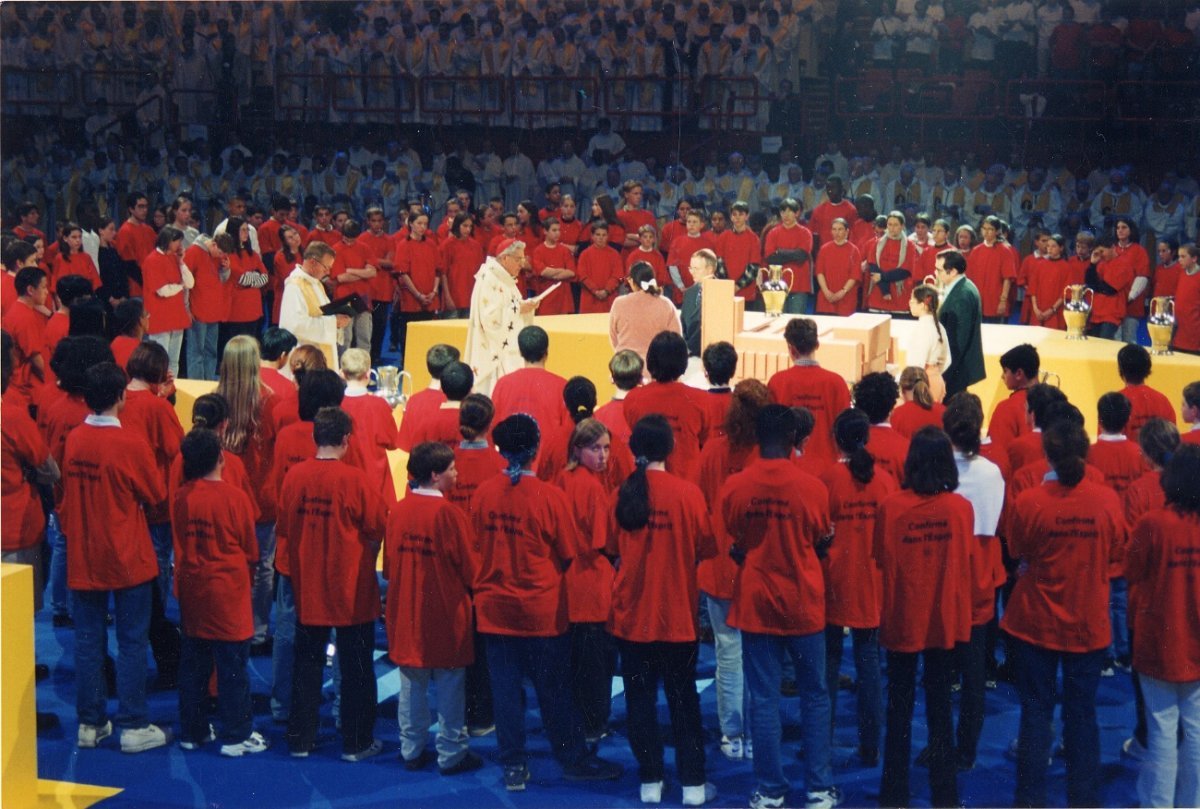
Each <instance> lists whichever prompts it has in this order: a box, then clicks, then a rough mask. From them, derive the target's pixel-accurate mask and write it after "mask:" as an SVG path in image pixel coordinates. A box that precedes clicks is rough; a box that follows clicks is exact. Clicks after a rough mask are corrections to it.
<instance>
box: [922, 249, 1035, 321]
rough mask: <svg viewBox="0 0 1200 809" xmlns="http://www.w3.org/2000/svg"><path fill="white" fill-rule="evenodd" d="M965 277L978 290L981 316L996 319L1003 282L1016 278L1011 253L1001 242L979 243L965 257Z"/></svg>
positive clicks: (1015, 265)
mask: <svg viewBox="0 0 1200 809" xmlns="http://www.w3.org/2000/svg"><path fill="white" fill-rule="evenodd" d="M967 277H968V278H970V279H971V281H972V282H973V283H974V284H975V286H976V287H978V288H979V300H980V303H981V304H982V305H983V316H984V317H996V314H997V310H998V309H999V306H1000V291H1001V289H1002V288H1003V287H1004V282H1005V281H1006V280H1008V281H1015V280H1016V278H1017V264H1016V261H1015V260H1014V259H1013V252H1012V251H1011V250H1009V249H1008V245H1006V244H1004V243H1002V242H993V243H992V244H991V245H990V246H989V245H988V244H987V243H986V242H980V243H979V244H977V245H975V248H974V249H973V250H972V251H971V253H970V255H968V256H967ZM906 303H907V301H906Z"/></svg>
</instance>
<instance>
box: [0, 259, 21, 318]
mask: <svg viewBox="0 0 1200 809" xmlns="http://www.w3.org/2000/svg"><path fill="white" fill-rule="evenodd" d="M13 279H14V276H13V275H12V273H10V272H9V271H8V270H0V315H6V314H8V310H9V307H11V306H12V305H13V304H14V303H16V302H17V285H16V282H15V281H14V280H13Z"/></svg>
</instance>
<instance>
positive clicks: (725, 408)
mask: <svg viewBox="0 0 1200 809" xmlns="http://www.w3.org/2000/svg"><path fill="white" fill-rule="evenodd" d="M700 362H701V364H702V365H703V366H704V378H705V379H707V380H708V390H707V391H705V392H704V393H703V394H701V395H700V396H698V397H697V401H698V402H699V403H700V405H701V407H703V408H704V413H705V415H704V422H705V424H707V425H708V438H714V437H716V436H719V435H725V417H726V416H727V415H728V414H729V405H730V403H731V402H732V401H733V388H731V387H729V381H730V380H731V379H733V374H734V372H736V371H737V364H738V355H737V349H735V348H734V347H733V345H732V344H730V343H726V342H724V341H721V342H718V343H709V344H708V345H707V346H705V347H704V353H703V354H701V355H700ZM706 440H707V439H706Z"/></svg>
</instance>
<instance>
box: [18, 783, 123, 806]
mask: <svg viewBox="0 0 1200 809" xmlns="http://www.w3.org/2000/svg"><path fill="white" fill-rule="evenodd" d="M121 791H122V790H120V789H118V788H116V787H99V786H93V785H92V784H72V783H71V782H69V781H51V780H49V779H46V778H40V779H38V796H37V807H38V809H87V807H89V806H92V805H94V804H97V803H99V802H100V801H102V800H104V799H105V798H111V797H112V796H113V795H118V794H120V793H121ZM7 805H8V804H7V803H6V804H5V806H7Z"/></svg>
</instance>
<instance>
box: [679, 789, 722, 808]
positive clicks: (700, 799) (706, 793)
mask: <svg viewBox="0 0 1200 809" xmlns="http://www.w3.org/2000/svg"><path fill="white" fill-rule="evenodd" d="M716 798H717V788H716V786H715V785H713V784H701V785H700V786H695V787H684V788H683V805H684V806H703V805H704V804H706V803H709V802H710V801H714V800H716Z"/></svg>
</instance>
